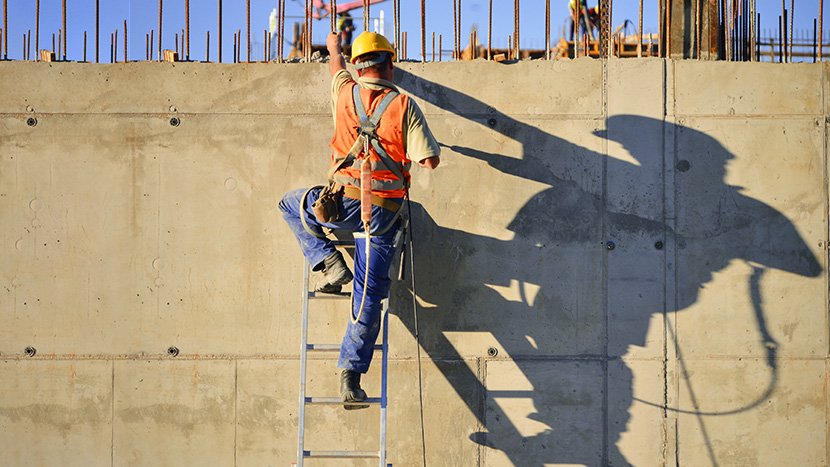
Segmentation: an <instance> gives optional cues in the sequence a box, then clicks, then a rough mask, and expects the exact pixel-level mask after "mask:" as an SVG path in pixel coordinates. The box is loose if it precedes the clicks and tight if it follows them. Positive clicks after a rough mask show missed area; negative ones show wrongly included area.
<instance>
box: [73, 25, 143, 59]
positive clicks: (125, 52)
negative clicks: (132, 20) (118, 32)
mask: <svg viewBox="0 0 830 467" xmlns="http://www.w3.org/2000/svg"><path fill="white" fill-rule="evenodd" d="M63 37H64V39H66V34H64V35H63ZM127 61H128V60H127V20H126V19H125V20H124V63H127Z"/></svg>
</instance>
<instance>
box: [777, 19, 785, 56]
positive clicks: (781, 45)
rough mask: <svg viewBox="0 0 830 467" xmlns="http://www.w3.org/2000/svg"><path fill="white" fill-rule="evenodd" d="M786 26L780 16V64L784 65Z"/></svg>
mask: <svg viewBox="0 0 830 467" xmlns="http://www.w3.org/2000/svg"><path fill="white" fill-rule="evenodd" d="M783 28H784V26H783V24H782V22H781V16H778V63H784V29H783Z"/></svg>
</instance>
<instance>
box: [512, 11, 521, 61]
mask: <svg viewBox="0 0 830 467" xmlns="http://www.w3.org/2000/svg"><path fill="white" fill-rule="evenodd" d="M513 46H514V47H515V49H516V60H519V59H520V58H521V55H519V49H520V46H519V0H514V2H513Z"/></svg>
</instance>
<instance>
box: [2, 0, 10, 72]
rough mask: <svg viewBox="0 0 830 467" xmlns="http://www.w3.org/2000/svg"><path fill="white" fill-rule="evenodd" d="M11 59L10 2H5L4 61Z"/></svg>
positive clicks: (6, 0)
mask: <svg viewBox="0 0 830 467" xmlns="http://www.w3.org/2000/svg"><path fill="white" fill-rule="evenodd" d="M8 59H9V0H3V60H8Z"/></svg>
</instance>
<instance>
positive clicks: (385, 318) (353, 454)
mask: <svg viewBox="0 0 830 467" xmlns="http://www.w3.org/2000/svg"><path fill="white" fill-rule="evenodd" d="M405 232H406V227H401V228H400V229H398V232H397V234H396V235H395V243H394V244H395V253H394V254H395V256H397V255H398V252H399V251H401V250H402V245H403V239H404V237H405ZM355 235H359V234H355ZM332 243H333V244H334V245H335V246H341V247H346V248H349V247H352V248H354V242H352V241H344V240H334V241H332ZM356 254H360V252H356ZM392 263H393V266H392V267H393V268H394V261H393V262H392ZM310 271H311V265H310V264H308V261H304V267H303V297H302V300H303V302H302V303H303V316H302V320H303V324H302V335H301V339H300V341H301V344H300V398H299V422H298V426H297V439H298V445H297V462H296V465H297V467H302V466H303V461H304V460H305V459H308V458H315V459H334V458H338V459H344V458H345V459H378V465H379V466H380V467H391V466H392V464H387V463H386V406H387V391H386V380H387V374H388V355H389V326H388V325H389V299H388V298H387V299H385V300H383V307H382V311H381V318H380V319H381V327H382V330H381V343H380V344H375V347H374V349H375V351H378V350H380V351H381V377H380V381H381V384H380V397H369V398H367V399H366V400H365V401H363V402H354V403H344V402H343V401H341V399H340V397H339V396H338V397H310V396H307V395H306V364H307V361H308V360H307V358H308V352H339V351H340V344H309V343H308V304H309V301H310V300H338V299H339V300H343V301H348V303H351V294H322V293H317V292H314V291H311V290H309V274H310ZM390 272H391V271H390ZM346 404H348V405H379V406H380V440H379V443H378V450H377V451H324V450H308V449H306V447H305V444H304V438H305V408H306V406H307V405H331V406H343V405H346Z"/></svg>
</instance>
